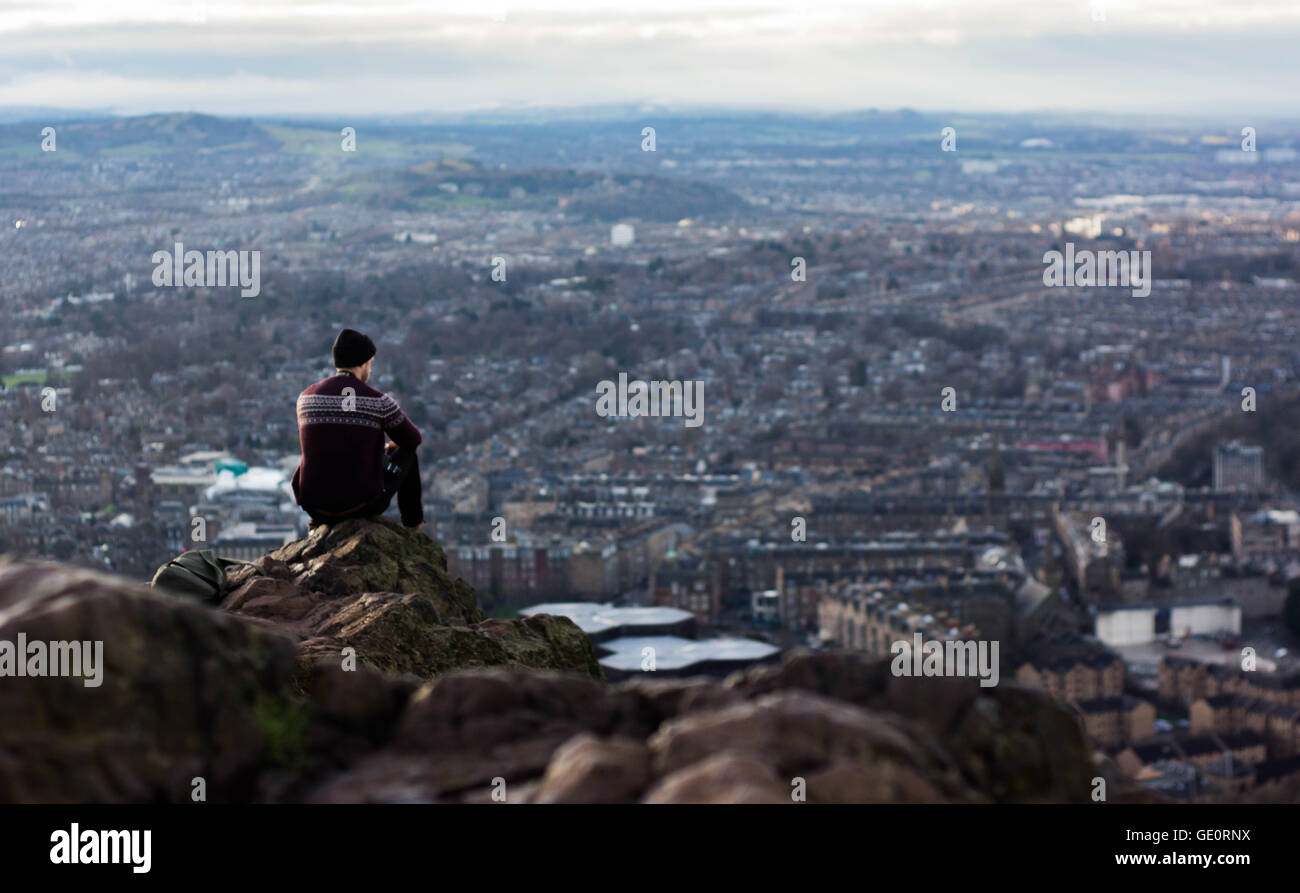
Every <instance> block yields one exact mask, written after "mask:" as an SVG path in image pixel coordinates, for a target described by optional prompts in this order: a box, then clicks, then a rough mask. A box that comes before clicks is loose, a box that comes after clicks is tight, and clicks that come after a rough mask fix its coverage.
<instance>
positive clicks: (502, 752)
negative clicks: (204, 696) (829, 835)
mask: <svg viewBox="0 0 1300 893" xmlns="http://www.w3.org/2000/svg"><path fill="white" fill-rule="evenodd" d="M1094 775H1095V772H1094V768H1093V765H1092V760H1091V757H1090V755H1089V752H1088V748H1087V745H1086V742H1085V741H1084V738H1083V735H1082V733H1081V731H1080V728H1079V726H1078V724H1077V722H1076V721H1075V720H1074V718H1073V717H1072V716H1071V715H1070V713H1069V712H1068V711H1067V710H1065V709H1064V708H1063V707H1061V706H1060V705H1058V704H1056V703H1055V702H1053V701H1052V700H1051V699H1050V698H1048V697H1047V696H1045V695H1042V694H1039V693H1037V692H1033V691H1029V690H1025V689H1020V688H1016V687H1013V686H999V687H996V688H992V689H984V688H980V687H979V685H978V684H977V683H976V682H975V681H974V680H969V679H924V678H922V679H912V678H901V679H900V678H895V677H893V676H892V675H891V674H890V673H889V667H888V662H887V661H876V660H872V659H870V658H867V657H865V656H863V655H860V654H856V653H849V652H831V653H819V654H813V653H800V654H795V655H793V656H790V657H787V659H786V660H785V661H784V662H783V663H782V664H781V665H779V666H774V667H762V668H758V669H754V670H751V671H749V672H747V673H741V674H736V675H733V676H732V677H730V678H728V679H727V680H725V681H724V682H711V681H704V680H684V681H680V682H679V681H653V682H651V681H635V682H628V683H624V684H622V685H618V686H613V687H604V686H600V685H598V684H596V683H593V682H590V681H587V680H583V679H578V678H574V677H571V676H570V677H564V676H559V675H554V674H537V673H518V672H493V673H474V674H466V673H457V674H451V675H448V676H444V677H441V678H439V679H437V680H435V681H434V682H432V683H429V684H427V685H425V686H423V687H421V689H420V690H419V691H418V692H417V693H416V694H415V695H414V696H413V698H412V700H411V702H410V704H409V705H408V707H407V709H406V712H405V713H404V714H403V716H402V719H401V720H400V722H399V724H398V728H397V731H396V734H395V735H394V737H393V739H392V741H391V743H390V744H389V745H388V746H386V747H384V748H380V749H377V750H376V751H375V752H373V753H371V754H368V755H367V756H365V757H364V758H362V759H361V760H359V761H358V762H357V764H356V765H354V766H352V767H351V768H350V769H348V770H347V771H344V772H342V773H339V774H337V775H335V776H334V777H333V778H331V779H329V780H327V781H325V782H324V783H323V784H321V785H320V786H319V787H317V788H316V789H315V790H314V791H313V792H312V793H311V794H310V795H309V798H310V799H312V800H315V801H318V802H357V801H365V802H440V801H444V802H445V801H451V802H456V801H469V802H474V801H488V800H491V799H493V795H494V792H495V794H496V797H497V798H498V799H500V798H501V797H504V798H505V799H506V800H508V801H511V802H537V803H576V802H582V803H591V802H601V803H616V802H625V803H634V802H642V803H791V802H801V801H800V800H799V799H798V798H803V799H802V802H809V803H892V802H910V803H940V802H962V803H989V802H1020V803H1031V802H1089V792H1090V790H1091V783H1092V779H1093V777H1094ZM1119 793H1121V794H1125V792H1122V791H1121V792H1119Z"/></svg>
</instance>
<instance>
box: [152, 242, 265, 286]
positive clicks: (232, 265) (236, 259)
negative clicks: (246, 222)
mask: <svg viewBox="0 0 1300 893" xmlns="http://www.w3.org/2000/svg"><path fill="white" fill-rule="evenodd" d="M150 259H151V260H152V261H153V262H154V264H156V266H155V267H154V269H153V284H154V285H156V286H157V287H158V288H182V287H187V288H192V287H206V288H224V287H225V286H227V285H238V286H239V287H240V288H239V294H240V295H241V296H243V297H245V298H255V297H257V296H258V295H260V294H261V293H262V252H260V251H208V252H206V253H205V252H203V251H186V250H185V246H184V244H182V243H181V242H177V243H176V244H175V245H174V246H173V247H172V250H171V251H155V252H154V253H153V257H152V258H150Z"/></svg>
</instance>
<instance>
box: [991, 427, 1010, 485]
mask: <svg viewBox="0 0 1300 893" xmlns="http://www.w3.org/2000/svg"><path fill="white" fill-rule="evenodd" d="M987 471H988V481H989V492H990V493H1001V492H1002V491H1003V490H1005V489H1006V485H1007V472H1006V468H1005V466H1004V465H1003V464H1002V446H1001V443H1000V440H999V438H998V436H997V435H996V434H995V435H993V449H992V450H990V451H989V462H988V468H987Z"/></svg>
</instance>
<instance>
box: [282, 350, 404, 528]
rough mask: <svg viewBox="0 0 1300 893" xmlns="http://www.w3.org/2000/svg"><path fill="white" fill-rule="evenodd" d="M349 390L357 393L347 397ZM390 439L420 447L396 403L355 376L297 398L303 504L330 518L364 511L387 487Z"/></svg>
mask: <svg viewBox="0 0 1300 893" xmlns="http://www.w3.org/2000/svg"><path fill="white" fill-rule="evenodd" d="M345 388H351V389H352V390H350V391H348V392H347V393H345V392H344V389H345ZM385 435H387V436H388V438H390V439H391V440H392V441H393V443H395V444H397V445H398V446H399V447H403V448H405V449H410V450H413V449H415V448H416V447H418V446H419V445H420V441H421V437H420V429H418V428H416V427H415V425H413V424H411V420H410V419H408V418H407V417H406V413H404V412H402V409H401V407H399V406H398V405H397V403H396V401H394V400H393V398H392V397H389V396H388V395H387V394H385V393H383V392H382V391H377V390H375V389H374V388H372V387H370V385H368V384H366V383H365V382H363V381H362V380H361V379H359V378H357V377H356V376H354V375H353V374H352V373H350V372H340V373H339V374H338V375H334V376H331V377H329V378H326V379H325V380H323V381H318V382H316V383H315V384H314V385H312V386H311V387H309V388H307V390H305V391H303V392H302V393H301V394H299V395H298V439H299V441H301V443H302V461H301V462H300V463H299V464H298V469H297V470H296V471H295V472H294V473H293V495H294V498H295V499H297V500H298V504H299V505H300V506H302V507H303V508H306V509H309V510H311V509H315V510H319V511H321V512H325V513H328V514H341V513H344V512H349V511H353V510H355V509H358V508H361V507H362V506H364V505H366V504H367V503H369V502H371V501H372V500H373V499H375V498H376V497H377V496H379V494H380V493H382V492H383V489H384V445H385Z"/></svg>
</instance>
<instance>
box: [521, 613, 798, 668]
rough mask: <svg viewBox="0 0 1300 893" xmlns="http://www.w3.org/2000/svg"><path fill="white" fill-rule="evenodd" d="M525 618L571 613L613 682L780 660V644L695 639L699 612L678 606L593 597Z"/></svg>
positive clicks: (529, 614)
mask: <svg viewBox="0 0 1300 893" xmlns="http://www.w3.org/2000/svg"><path fill="white" fill-rule="evenodd" d="M519 613H520V614H521V615H523V616H525V617H532V616H533V615H536V614H554V615H557V616H561V617H568V618H569V619H570V620H572V621H573V622H574V623H576V624H577V625H578V628H579V629H581V630H582V631H583V632H584V633H586V634H587V635H588V636H589V637H590V638H591V641H592V644H593V645H595V647H596V651H597V654H598V655H599V658H598V659H599V662H600V666H601V668H602V669H603V670H604V671H605V676H606V678H608V679H609V680H610V681H618V680H623V679H629V678H634V677H637V676H642V675H644V674H647V673H653V674H655V675H656V676H663V677H669V678H679V677H687V676H715V677H718V676H725V675H726V674H728V673H731V672H734V671H735V670H739V669H744V668H745V667H748V666H752V665H754V664H759V663H768V662H772V661H775V660H778V659H779V657H780V653H781V649H780V648H778V647H776V646H775V645H770V644H768V643H766V642H760V641H757V640H754V639H747V638H736V637H730V636H720V637H714V638H704V639H697V638H695V633H696V625H695V617H694V615H693V614H691V613H690V612H689V611H682V610H679V609H677V608H658V607H652V608H620V607H615V606H613V605H608V604H596V603H592V602H557V603H551V604H541V605H533V606H532V607H530V608H525V609H524V610H522V611H520V612H519Z"/></svg>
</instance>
